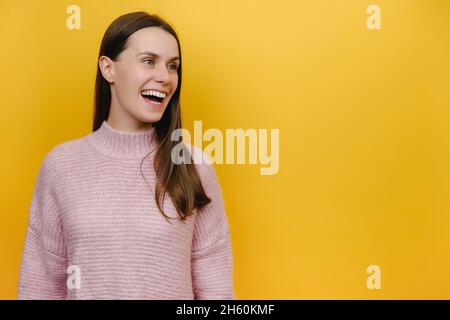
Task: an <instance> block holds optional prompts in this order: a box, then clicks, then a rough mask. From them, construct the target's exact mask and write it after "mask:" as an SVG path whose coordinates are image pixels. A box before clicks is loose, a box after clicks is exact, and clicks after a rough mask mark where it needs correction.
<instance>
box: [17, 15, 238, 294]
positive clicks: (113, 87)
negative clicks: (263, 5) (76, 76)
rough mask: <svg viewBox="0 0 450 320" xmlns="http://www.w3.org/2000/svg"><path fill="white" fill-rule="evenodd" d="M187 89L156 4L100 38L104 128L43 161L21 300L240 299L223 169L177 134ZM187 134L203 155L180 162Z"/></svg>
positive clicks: (98, 87)
mask: <svg viewBox="0 0 450 320" xmlns="http://www.w3.org/2000/svg"><path fill="white" fill-rule="evenodd" d="M180 89H181V49H180V44H179V40H178V37H177V35H176V33H175V31H174V30H173V29H172V27H171V26H170V25H169V24H167V23H166V22H165V21H163V20H162V19H161V18H159V17H158V16H156V15H149V14H147V13H145V12H134V13H129V14H126V15H123V16H121V17H119V18H117V19H116V20H115V21H113V23H112V24H111V25H110V26H109V28H108V29H107V31H106V33H105V35H104V37H103V40H102V43H101V47H100V53H99V59H98V68H97V79H96V84H95V112H94V124H93V132H91V133H89V134H87V135H85V136H84V137H81V138H79V139H75V140H72V141H68V142H65V143H62V144H59V145H57V146H56V147H54V148H53V149H52V150H51V151H50V152H49V153H48V154H47V156H46V157H45V159H44V161H43V162H42V164H41V167H40V170H39V173H38V177H37V181H36V185H35V189H34V193H33V198H32V202H31V206H30V212H29V221H28V230H27V236H26V241H25V246H24V252H23V257H22V264H21V269H20V276H19V294H18V298H19V299H233V298H234V294H233V286H232V254H231V241H230V232H229V225H228V221H227V216H226V213H225V207H224V203H223V198H222V194H221V188H220V185H219V181H218V179H217V175H216V173H215V171H214V168H213V167H212V165H210V164H208V162H207V161H205V159H204V158H203V157H205V156H206V154H204V153H203V152H202V151H201V150H200V149H199V148H197V147H195V146H187V145H185V144H184V142H181V141H172V139H171V133H172V132H173V131H174V130H176V129H179V128H181V115H180ZM178 143H182V146H186V148H182V151H184V152H185V153H184V154H182V155H181V156H182V157H187V155H188V157H189V160H192V161H184V162H181V164H179V162H177V163H174V161H173V159H172V158H171V153H172V152H171V151H172V150H173V149H174V147H175V146H176V145H177V144H178ZM189 149H190V150H192V153H189V151H188V150H189ZM182 153H183V152H182ZM186 159H188V158H186ZM202 159H203V161H202ZM208 160H209V159H208Z"/></svg>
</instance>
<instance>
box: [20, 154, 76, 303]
mask: <svg viewBox="0 0 450 320" xmlns="http://www.w3.org/2000/svg"><path fill="white" fill-rule="evenodd" d="M50 168H51V166H50V157H49V156H47V157H46V158H45V159H44V161H43V163H42V165H41V167H40V169H39V173H38V177H37V180H36V184H35V188H34V192H33V197H32V200H31V206H30V209H29V216H28V228H27V234H26V240H25V245H24V251H23V255H22V261H21V266H20V273H19V291H18V299H65V298H66V288H67V286H66V270H67V258H66V251H65V244H64V236H63V231H62V223H61V216H60V212H59V210H58V206H57V204H56V201H55V198H54V195H53V190H52V188H51V182H52V180H53V179H54V178H55V175H54V174H52V172H51V171H50Z"/></svg>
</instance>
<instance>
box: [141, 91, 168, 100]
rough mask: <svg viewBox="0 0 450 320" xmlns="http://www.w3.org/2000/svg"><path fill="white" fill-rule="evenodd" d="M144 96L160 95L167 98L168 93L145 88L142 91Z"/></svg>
mask: <svg viewBox="0 0 450 320" xmlns="http://www.w3.org/2000/svg"><path fill="white" fill-rule="evenodd" d="M141 93H142V94H143V95H144V96H155V97H159V98H165V97H166V93H165V92H160V91H156V90H145V91H142V92H141Z"/></svg>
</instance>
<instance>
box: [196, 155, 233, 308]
mask: <svg viewBox="0 0 450 320" xmlns="http://www.w3.org/2000/svg"><path fill="white" fill-rule="evenodd" d="M198 150H200V149H196V150H195V152H199V151H198ZM200 152H202V151H201V150H200ZM197 168H198V171H199V174H200V177H201V180H202V184H203V187H204V189H205V191H206V194H207V195H208V196H209V197H210V198H211V199H212V202H211V203H209V204H208V205H206V206H205V207H204V208H202V209H201V210H199V211H198V212H197V213H196V214H198V216H197V217H196V222H195V227H194V237H193V245H192V281H193V289H194V295H195V299H197V300H204V299H209V300H216V299H221V300H222V299H234V292H233V276H232V269H233V259H232V250H231V239H230V229H229V225H228V220H227V216H226V212H225V206H224V201H223V196H222V190H221V187H220V184H219V180H218V178H217V175H216V172H215V170H214V167H213V166H212V165H211V164H208V163H202V164H199V165H197Z"/></svg>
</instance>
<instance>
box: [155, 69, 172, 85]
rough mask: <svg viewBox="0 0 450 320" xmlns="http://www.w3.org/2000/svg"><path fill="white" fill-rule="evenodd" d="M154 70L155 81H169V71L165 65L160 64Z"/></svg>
mask: <svg viewBox="0 0 450 320" xmlns="http://www.w3.org/2000/svg"><path fill="white" fill-rule="evenodd" d="M154 70H155V79H156V81H161V82H168V81H169V72H168V70H167V68H166V66H160V67H158V68H156V69H154Z"/></svg>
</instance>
